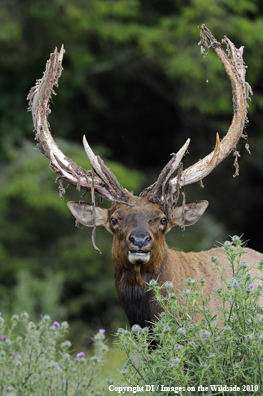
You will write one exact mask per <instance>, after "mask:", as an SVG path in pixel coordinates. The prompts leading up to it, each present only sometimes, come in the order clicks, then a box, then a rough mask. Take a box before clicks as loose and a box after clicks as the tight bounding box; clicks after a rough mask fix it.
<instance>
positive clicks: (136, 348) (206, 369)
mask: <svg viewBox="0 0 263 396" xmlns="http://www.w3.org/2000/svg"><path fill="white" fill-rule="evenodd" d="M222 249H223V250H224V253H225V255H226V256H227V258H228V260H229V263H230V267H231V269H232V277H231V278H230V279H227V278H226V275H225V271H224V270H222V269H220V267H219V262H218V259H217V258H216V257H211V261H212V262H213V263H214V266H215V268H214V270H215V271H220V276H221V280H222V286H223V287H222V286H221V285H218V287H216V288H215V290H214V294H213V295H211V296H209V297H208V298H207V299H204V293H203V292H204V285H205V279H203V278H202V279H187V280H186V281H185V289H183V290H182V292H181V293H179V295H175V294H174V293H173V292H172V289H171V288H170V284H169V282H166V283H165V284H164V285H162V286H159V285H158V284H157V282H156V281H151V282H149V290H153V291H154V293H155V299H156V300H157V301H158V303H159V304H160V305H161V306H162V308H163V312H162V314H161V315H160V317H159V320H158V321H157V322H156V323H153V324H152V326H151V328H150V329H149V328H148V327H147V328H140V326H138V325H134V326H133V327H132V329H131V331H128V330H124V329H119V331H118V332H117V338H118V341H117V343H118V345H119V346H120V347H121V349H123V350H124V351H125V352H126V354H127V361H126V363H125V367H124V368H123V370H122V371H121V373H122V374H123V376H124V379H125V381H126V382H127V383H128V384H138V385H139V386H141V387H144V390H146V388H147V387H146V385H147V384H154V394H155V395H162V396H163V395H172V394H174V393H179V394H183V395H191V396H194V395H206V394H213V395H228V396H229V395H237V394H240V393H242V392H246V394H249V395H254V394H255V395H259V394H261V393H262V390H263V385H262V381H263V363H262V361H263V360H262V358H263V310H262V308H261V307H260V306H259V305H258V300H259V297H260V295H261V294H262V290H261V286H256V285H255V283H256V282H255V278H253V277H251V275H250V273H249V267H248V265H247V264H246V262H245V260H243V257H242V256H243V255H244V254H245V251H244V242H243V241H242V240H241V238H240V237H237V236H234V237H232V238H231V240H230V241H227V242H225V243H224V244H223V245H222ZM255 265H256V266H257V267H258V269H259V270H260V271H261V276H260V278H259V279H261V280H262V279H263V278H262V270H263V261H262V260H261V261H260V262H258V263H255ZM259 273H260V272H259ZM163 288H165V289H166V294H164V293H163ZM215 297H216V298H217V299H220V300H221V305H220V304H218V308H217V311H216V313H215V312H214V311H213V313H212V312H211V311H210V308H209V307H208V301H209V300H210V299H211V298H215ZM195 314H198V316H199V318H200V320H196V321H195V320H193V317H194V315H195ZM153 345H154V346H155V347H152V346H153ZM214 384H217V385H220V386H221V387H220V386H219V387H218V388H217V387H214ZM224 386H225V388H224ZM176 387H177V388H178V389H177V390H176ZM180 387H181V392H182V393H180V390H179V388H180ZM205 387H206V390H205ZM238 388H239V389H238ZM142 389H143V388H142ZM244 394H245V393H244Z"/></svg>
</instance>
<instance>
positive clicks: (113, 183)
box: [83, 136, 132, 202]
mask: <svg viewBox="0 0 263 396" xmlns="http://www.w3.org/2000/svg"><path fill="white" fill-rule="evenodd" d="M83 145H84V149H85V151H86V154H87V156H88V158H89V160H90V163H91V166H92V168H93V170H94V171H95V172H96V174H97V175H98V176H99V178H100V179H101V180H102V181H103V182H104V183H105V185H107V186H108V189H109V190H110V192H111V193H112V194H113V195H114V196H115V197H117V198H118V199H119V200H123V201H124V202H125V201H127V199H128V198H129V197H130V196H131V195H132V194H131V193H129V192H128V190H126V188H124V187H122V186H121V185H120V184H119V182H118V180H117V179H116V177H115V176H114V174H113V173H112V172H111V171H110V170H109V168H107V167H106V165H105V164H104V162H103V160H102V159H101V158H100V157H99V156H97V155H95V154H94V153H93V151H92V149H91V147H90V145H89V144H88V142H87V139H86V137H85V136H83Z"/></svg>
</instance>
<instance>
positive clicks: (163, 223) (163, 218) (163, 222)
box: [160, 217, 167, 225]
mask: <svg viewBox="0 0 263 396" xmlns="http://www.w3.org/2000/svg"><path fill="white" fill-rule="evenodd" d="M166 221H167V219H166V217H162V218H161V221H160V223H161V224H162V225H165V224H166Z"/></svg>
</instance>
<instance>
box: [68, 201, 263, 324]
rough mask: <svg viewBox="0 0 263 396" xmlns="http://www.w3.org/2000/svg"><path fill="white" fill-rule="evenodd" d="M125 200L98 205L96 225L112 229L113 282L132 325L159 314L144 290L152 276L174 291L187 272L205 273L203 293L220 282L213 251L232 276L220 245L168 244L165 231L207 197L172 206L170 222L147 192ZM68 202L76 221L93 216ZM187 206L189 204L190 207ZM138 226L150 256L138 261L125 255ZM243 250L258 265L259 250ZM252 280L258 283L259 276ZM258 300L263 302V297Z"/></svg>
mask: <svg viewBox="0 0 263 396" xmlns="http://www.w3.org/2000/svg"><path fill="white" fill-rule="evenodd" d="M128 204H129V205H125V204H117V205H114V206H113V207H112V208H111V209H109V210H106V209H102V208H97V225H104V226H105V227H106V228H107V229H108V230H109V231H110V232H112V233H113V246H112V256H113V260H114V263H115V283H116V288H117V292H118V295H119V298H120V301H121V304H122V306H123V308H124V310H125V313H126V315H127V317H128V319H129V322H130V325H133V324H135V323H136V324H139V325H141V326H142V327H144V326H148V325H149V322H152V321H154V320H156V316H157V314H158V313H160V311H161V308H160V306H158V304H157V303H156V302H155V301H154V298H153V297H154V296H153V294H152V292H148V291H147V283H149V282H150V280H151V279H155V280H157V279H158V282H159V284H163V283H164V282H166V281H171V282H173V284H174V286H175V289H174V292H175V293H178V292H179V291H182V290H183V289H185V288H187V285H186V279H187V278H192V279H195V280H196V281H198V280H199V279H201V278H205V286H204V297H205V298H206V297H207V296H209V295H211V294H212V293H215V292H216V287H217V286H220V285H222V281H221V279H220V276H221V275H220V272H219V271H214V270H213V268H214V267H215V263H213V262H212V261H211V257H212V256H216V257H217V258H218V260H219V265H220V267H221V268H225V269H226V272H225V275H226V277H227V278H228V279H230V278H231V277H232V270H231V268H230V263H229V261H228V260H227V258H226V255H225V253H224V252H223V251H222V249H220V248H214V249H211V250H208V251H204V252H198V253H196V252H190V253H184V252H179V251H175V250H172V249H169V248H168V246H167V244H166V241H165V233H166V232H167V231H169V229H170V228H171V227H173V226H174V225H176V224H179V225H181V224H182V223H183V221H185V222H186V224H187V225H191V224H193V223H194V222H195V221H197V220H198V219H199V217H200V216H201V214H202V213H203V211H204V210H205V208H206V207H207V202H206V201H199V203H198V202H196V203H192V204H187V205H186V206H184V207H177V208H175V209H174V217H173V220H171V221H170V222H169V221H168V220H167V221H163V220H164V219H165V217H166V216H165V214H164V212H163V209H162V206H161V205H160V204H154V203H152V202H150V201H149V200H148V199H147V198H146V197H134V196H131V197H130V199H129V201H128ZM68 205H69V208H70V210H71V211H72V213H73V214H74V216H75V217H76V218H77V220H78V221H79V222H80V223H82V224H85V225H88V226H91V225H92V221H90V220H89V216H92V210H91V209H90V206H87V204H78V203H69V204H68ZM131 205H132V206H131ZM75 207H77V209H75ZM200 207H201V209H200ZM185 208H186V210H187V208H188V209H189V210H188V213H186V211H185ZM113 220H114V221H113ZM136 227H141V228H143V229H144V230H145V232H147V233H148V234H147V235H149V237H150V238H151V240H150V242H149V244H148V245H147V246H146V247H145V248H144V252H146V251H149V252H150V259H149V261H148V262H145V263H140V261H138V262H137V261H136V262H135V263H131V262H130V261H129V259H128V252H129V251H131V250H132V249H133V247H132V244H131V241H130V235H131V233H132V232H133V230H134V229H136ZM245 252H246V253H245V255H244V256H243V257H242V261H246V262H247V263H248V264H249V266H250V267H251V266H253V265H255V267H256V266H257V263H258V262H259V260H262V259H263V254H261V253H258V252H256V251H254V250H252V249H248V248H247V249H245ZM250 273H251V275H252V276H258V277H259V276H260V275H261V273H260V271H259V270H257V269H256V268H253V269H251V271H250ZM253 283H254V284H255V285H258V284H259V281H254V282H253ZM222 286H223V285H222ZM218 303H219V301H218V300H217V299H216V298H213V299H212V300H211V301H210V302H209V304H208V306H210V308H212V309H213V310H214V309H215V306H216V305H217V304H218ZM260 304H261V305H262V306H263V298H261V300H260ZM197 319H198V318H197Z"/></svg>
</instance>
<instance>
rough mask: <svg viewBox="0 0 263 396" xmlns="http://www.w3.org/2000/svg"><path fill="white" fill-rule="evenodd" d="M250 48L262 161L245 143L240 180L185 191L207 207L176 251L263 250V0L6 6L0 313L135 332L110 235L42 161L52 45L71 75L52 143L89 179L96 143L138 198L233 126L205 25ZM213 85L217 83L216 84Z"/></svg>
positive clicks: (253, 114) (2, 27) (179, 238)
mask: <svg viewBox="0 0 263 396" xmlns="http://www.w3.org/2000/svg"><path fill="white" fill-rule="evenodd" d="M202 23H205V24H206V25H207V27H208V28H209V29H210V30H211V31H212V33H213V34H214V35H215V37H216V38H217V39H218V40H220V39H221V38H223V36H224V35H227V36H228V37H229V38H230V39H231V40H232V41H233V42H234V43H235V45H236V46H237V47H239V46H241V45H244V46H245V53H244V60H245V62H246V64H247V65H248V70H247V81H248V82H249V83H250V84H251V86H252V89H253V91H254V96H253V98H252V102H251V104H250V107H249V120H250V122H249V125H248V127H247V128H246V132H247V133H248V137H249V140H248V142H249V144H250V149H251V153H252V154H251V155H249V154H248V153H247V152H246V150H245V148H244V146H245V142H244V141H241V142H240V143H239V145H238V149H239V151H240V154H241V158H240V160H239V165H240V176H239V177H237V178H233V174H234V168H233V166H232V163H233V161H234V159H233V158H232V156H230V157H231V158H228V159H227V160H225V161H224V162H223V163H222V164H220V166H219V167H218V168H217V169H216V170H215V171H214V172H213V174H212V175H210V176H209V177H207V178H206V179H205V180H204V185H205V188H204V189H201V188H200V187H199V186H189V187H187V188H185V193H186V197H187V200H189V201H190V200H195V199H207V200H209V202H210V205H209V207H208V209H207V212H206V214H205V215H204V216H203V218H202V219H201V220H200V222H199V223H197V224H196V225H195V226H193V227H190V228H189V229H186V230H185V232H184V233H183V234H182V233H181V231H179V230H175V231H172V232H171V233H169V234H168V236H167V239H168V242H169V245H170V246H171V247H174V248H178V249H184V250H190V249H196V250H198V249H208V248H210V247H213V246H214V244H215V243H216V241H220V242H223V241H224V240H225V239H227V238H228V235H234V234H238V235H240V234H244V239H245V240H249V246H250V247H253V248H255V249H257V250H259V251H262V250H263V249H262V217H263V208H262V202H263V183H262V180H263V159H262V154H263V131H262V129H263V126H262V125H263V122H262V121H263V116H262V107H263V79H262V64H263V3H262V2H261V1H260V0H257V1H256V0H254V1H251V0H238V1H236V0H235V1H234V0H231V1H229V0H222V1H216V0H198V1H197V0H192V1H185V0H184V1H182V0H159V1H157V0H144V1H143V0H112V1H109V0H88V1H82V0H75V1H71V0H53V1H44V0H42V1H41V0H32V1H31V0H20V1H19V0H9V1H4V0H3V1H1V2H0V92H1V94H0V114H1V116H0V167H1V169H0V238H1V239H0V311H2V312H5V313H19V312H20V311H22V310H26V311H28V312H29V313H30V315H31V317H32V319H34V318H35V319H37V318H38V317H39V315H40V314H46V313H49V314H51V315H52V317H53V318H54V319H56V320H69V321H70V324H71V326H72V329H73V336H74V334H76V335H77V336H76V337H78V341H79V342H81V343H83V344H85V343H88V340H89V336H90V334H91V333H92V332H93V331H95V330H97V329H98V328H101V327H104V328H106V329H107V334H109V333H112V332H113V331H114V330H115V329H116V327H117V326H119V325H121V326H122V327H124V326H125V325H126V323H127V322H126V318H125V317H124V314H123V313H122V310H121V309H120V303H119V301H118V298H117V295H116V292H115V288H114V280H113V270H114V266H113V261H112V259H111V235H110V234H109V233H107V231H106V230H104V229H97V239H96V241H97V245H98V246H99V247H100V249H101V250H102V253H103V254H102V255H99V254H98V253H97V252H96V251H95V250H94V249H93V246H92V243H91V239H90V235H91V230H89V229H84V227H82V228H81V229H77V228H75V227H74V219H73V218H72V216H71V214H70V213H69V211H68V209H67V206H66V202H67V200H70V199H78V198H79V196H80V194H79V192H77V191H76V190H75V189H74V188H73V187H70V188H69V189H68V190H67V194H66V196H65V199H64V200H63V201H60V199H59V195H58V186H57V185H55V184H54V181H55V179H56V175H55V174H54V173H53V172H51V171H50V170H49V168H48V160H47V159H46V158H45V157H43V156H42V155H41V154H40V153H39V152H38V151H34V150H33V147H34V144H35V143H34V134H33V125H32V119H31V114H30V113H27V103H26V96H27V94H28V91H29V89H30V88H31V86H33V85H34V84H35V80H36V79H37V78H41V76H42V72H43V71H44V67H45V62H46V60H47V59H48V58H49V54H50V52H52V51H53V50H54V47H55V46H58V47H60V46H61V44H64V45H65V48H66V53H65V57H64V62H63V65H64V72H63V74H62V77H61V79H60V82H59V88H57V89H56V92H57V93H58V95H57V96H55V97H53V104H52V106H51V108H52V114H51V115H50V117H49V121H50V123H51V129H52V133H53V135H54V137H55V140H56V141H57V142H58V144H59V145H60V147H61V148H62V149H63V150H64V151H65V153H66V154H67V155H68V156H69V157H72V158H73V159H74V160H75V161H76V162H78V163H79V164H80V165H81V166H83V167H86V168H87V167H88V166H89V161H88V160H87V158H86V155H85V154H84V150H83V148H82V146H81V142H82V135H83V134H85V135H86V136H87V139H88V141H89V143H90V144H91V146H92V148H93V149H94V151H95V153H96V154H100V155H101V156H102V157H103V158H104V159H105V161H106V163H107V164H108V166H109V167H110V168H111V170H112V171H113V172H114V173H115V174H116V176H117V177H118V179H119V181H120V182H121V183H122V184H123V185H124V186H125V187H126V188H127V189H129V190H132V191H134V192H135V193H138V192H139V191H140V190H142V189H143V188H144V187H146V186H147V185H149V184H150V183H152V182H153V181H154V180H155V179H156V177H157V176H158V173H159V172H160V170H161V169H162V167H163V166H164V165H165V164H166V163H167V162H168V160H169V154H170V153H172V152H175V151H177V150H178V149H179V148H180V147H181V146H182V144H183V143H184V142H185V141H186V139H187V138H191V144H190V148H189V155H188V156H186V157H185V158H184V167H187V166H189V165H190V164H192V163H194V162H195V161H197V160H198V159H199V158H201V157H203V156H204V155H206V154H208V153H209V152H210V151H211V150H212V149H213V147H214V144H215V136H216V132H219V135H220V137H221V138H222V137H223V136H224V134H225V133H226V132H227V129H228V126H229V125H230V122H231V118H232V98H231V89H230V83H229V81H228V79H227V76H226V75H225V72H224V70H223V67H222V66H221V63H220V62H219V60H218V59H217V57H216V55H215V54H214V53H212V52H211V53H209V55H208V57H207V58H203V57H202V56H201V54H200V47H199V46H198V45H197V44H198V41H199V32H200V28H199V27H200V26H201V24H202ZM207 80H208V83H207V82H206V81H207Z"/></svg>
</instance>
